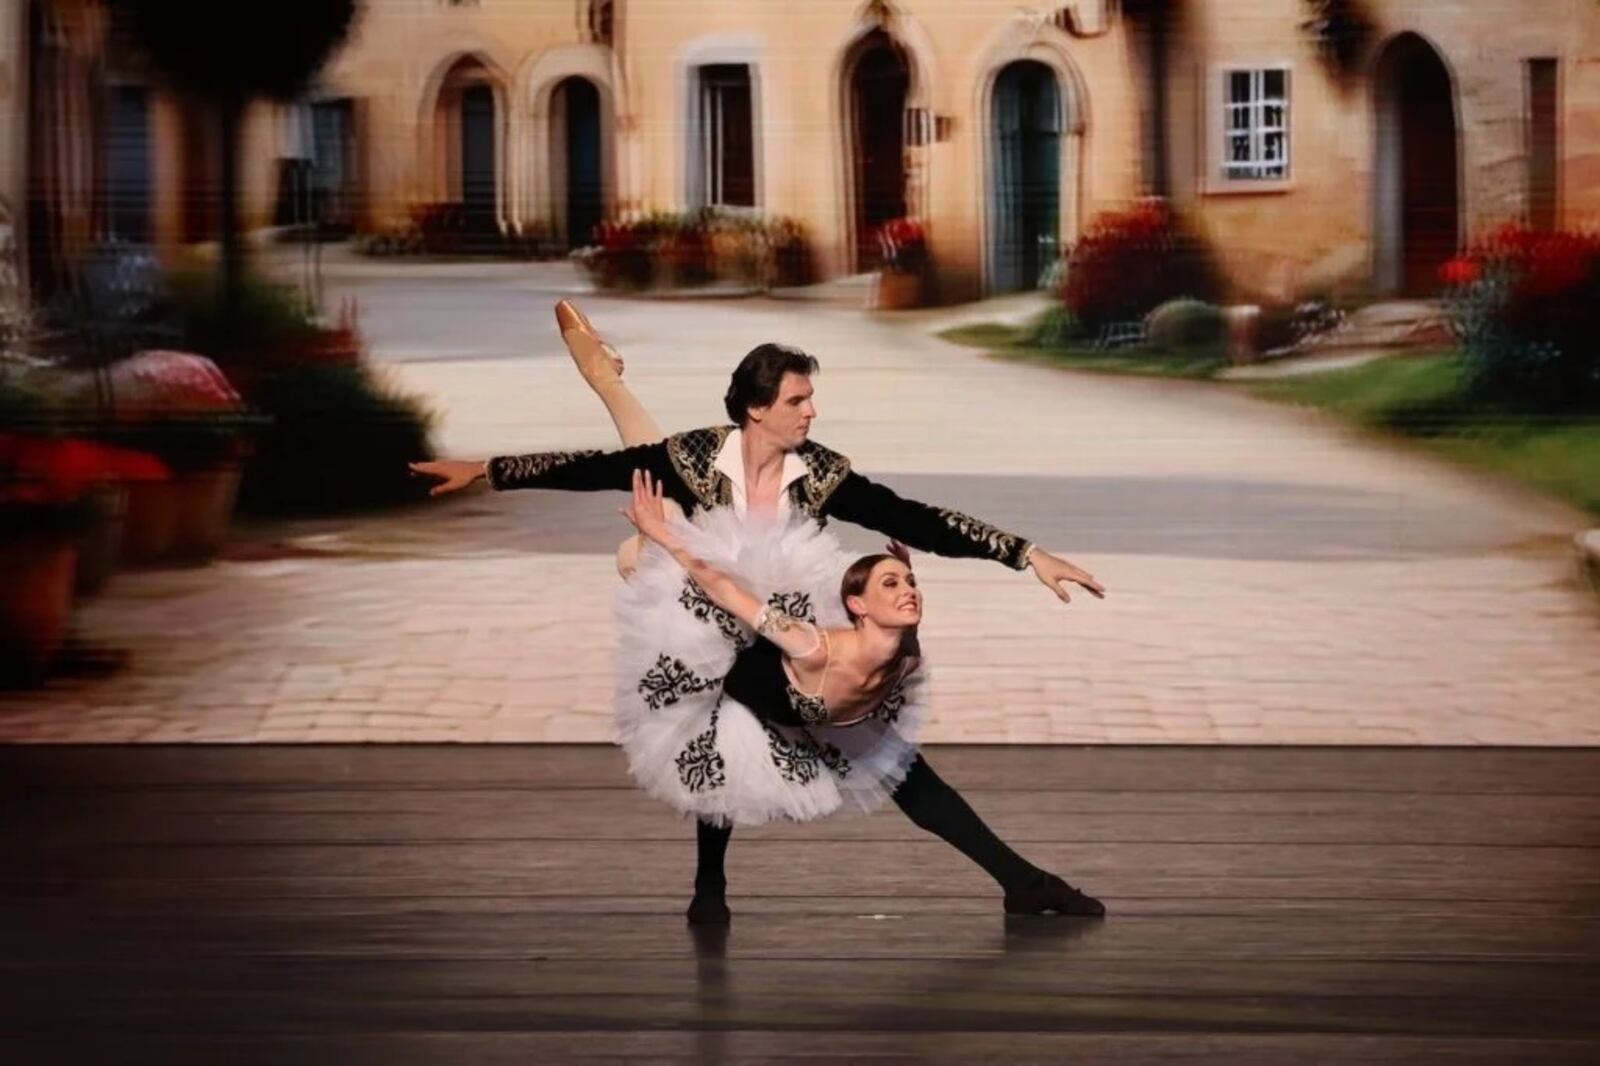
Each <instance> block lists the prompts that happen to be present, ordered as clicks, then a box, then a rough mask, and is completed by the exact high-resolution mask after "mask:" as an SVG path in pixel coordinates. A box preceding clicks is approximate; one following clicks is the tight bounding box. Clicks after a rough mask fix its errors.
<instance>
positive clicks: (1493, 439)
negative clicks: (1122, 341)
mask: <svg viewBox="0 0 1600 1066" xmlns="http://www.w3.org/2000/svg"><path fill="white" fill-rule="evenodd" d="M1460 386H1461V365H1460V363H1459V361H1458V360H1457V359H1456V358H1455V356H1454V355H1453V354H1452V353H1449V352H1438V353H1433V354H1429V355H1410V356H1396V357H1394V358H1391V359H1380V360H1378V361H1377V362H1373V363H1368V364H1366V365H1364V366H1359V367H1354V368H1351V369H1349V370H1337V371H1330V372H1329V373H1326V374H1311V375H1305V376H1303V377H1295V378H1279V379H1277V380H1274V381H1256V382H1249V383H1247V384H1246V385H1245V387H1246V388H1248V389H1249V390H1250V391H1251V392H1252V393H1255V394H1256V395H1258V396H1264V397H1267V398H1269V399H1273V400H1279V401H1282V402H1286V403H1294V404H1301V405H1304V406H1309V407H1317V408H1320V409H1322V410H1324V411H1329V412H1331V413H1333V414H1335V415H1338V416H1340V417H1341V418H1345V419H1348V420H1349V421H1351V422H1355V423H1357V424H1360V425H1364V426H1369V427H1372V428H1374V429H1379V430H1383V431H1386V432H1391V433H1397V434H1400V435H1403V436H1405V437H1408V438H1410V439H1412V440H1415V441H1418V442H1419V443H1421V444H1422V445H1423V446H1425V447H1427V448H1429V449H1430V450H1432V451H1435V452H1438V453H1439V454H1441V455H1445V456H1447V457H1449V458H1451V459H1453V460H1456V461H1457V462H1461V463H1465V464H1468V465H1471V466H1476V467H1480V468H1482V469H1486V470H1493V471H1496V472H1498V473H1501V474H1507V475H1510V476H1512V477H1515V478H1518V479H1519V480H1521V481H1524V482H1527V483H1529V484H1531V485H1535V486H1538V487H1539V488H1541V489H1544V490H1546V491H1548V492H1551V493H1553V494H1555V495H1557V496H1560V497H1562V498H1564V499H1566V500H1569V501H1571V502H1572V503H1575V504H1577V505H1578V506H1580V507H1583V508H1586V509H1587V510H1589V511H1591V512H1594V513H1597V514H1600V416H1594V415H1591V416H1589V417H1587V418H1583V417H1555V416H1548V415H1534V414H1527V413H1524V412H1517V411H1509V410H1505V409H1501V408H1496V407H1494V406H1491V405H1487V404H1467V403H1463V402H1462V401H1461V400H1460V399H1458V397H1459V395H1460Z"/></svg>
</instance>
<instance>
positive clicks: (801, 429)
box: [750, 372, 817, 451]
mask: <svg viewBox="0 0 1600 1066" xmlns="http://www.w3.org/2000/svg"><path fill="white" fill-rule="evenodd" d="M811 391H812V390H811V379H810V378H808V377H806V376H805V375H804V374H796V373H793V372H790V373H787V374H785V375H783V380H782V381H780V382H779V383H778V398H777V399H776V400H773V401H772V405H771V406H770V407H752V408H750V418H751V421H752V422H753V423H754V424H755V425H756V426H759V427H760V431H761V432H762V433H764V434H767V435H768V436H769V437H771V439H772V441H773V443H775V444H777V445H778V446H779V447H781V448H783V449H784V450H786V451H794V449H796V448H798V447H800V445H802V444H804V443H805V442H806V437H807V436H808V435H809V434H810V432H811V420H812V419H813V418H816V417H817V409H816V407H814V406H812V403H811Z"/></svg>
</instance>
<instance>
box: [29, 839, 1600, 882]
mask: <svg viewBox="0 0 1600 1066" xmlns="http://www.w3.org/2000/svg"><path fill="white" fill-rule="evenodd" d="M740 844H741V846H740V847H738V848H737V849H730V852H729V854H730V864H731V866H730V869H732V870H735V871H738V872H739V873H740V874H741V875H743V876H746V877H750V878H753V879H755V880H758V881H763V882H765V881H774V882H777V883H783V882H787V881H789V880H791V879H793V878H795V877H805V878H807V879H808V880H810V881H812V883H813V884H814V885H815V891H817V892H819V893H826V892H829V891H833V890H848V889H850V888H851V887H856V888H860V887H863V886H865V885H867V884H873V883H882V882H883V881H884V880H885V879H887V880H890V881H894V882H897V883H912V884H927V883H929V882H930V881H932V880H934V879H935V878H937V877H938V876H940V875H943V874H945V873H948V872H950V870H951V869H952V868H953V867H955V866H956V865H957V863H958V862H959V863H965V861H966V860H965V859H963V858H962V857H961V856H960V855H959V853H957V852H955V851H954V850H953V849H951V848H950V847H949V846H948V845H946V844H945V843H944V842H942V841H940V840H938V839H937V838H934V837H931V836H926V835H925V836H924V838H923V839H920V840H914V841H904V842H902V841H856V840H840V841H829V842H827V844H826V845H825V846H821V845H808V844H807V842H805V841H803V840H775V839H770V838H769V839H761V840H750V841H741V842H740ZM18 852H19V854H20V855H21V856H23V857H25V863H26V865H25V866H20V865H12V866H11V868H10V869H9V870H8V871H7V873H6V875H5V876H6V877H7V878H8V879H14V878H17V877H18V875H19V874H23V873H26V874H28V875H30V876H36V877H42V878H50V877H60V876H63V875H72V876H77V877H85V878H90V877H92V878H97V879H117V880H123V881H139V880H145V879H148V878H150V877H152V876H159V877H168V878H173V877H177V878H190V879H194V880H197V881H198V880H208V879H221V880H238V879H250V878H260V879H270V878H274V877H294V876H302V875H304V876H315V877H319V878H328V877H350V878H363V877H364V878H374V879H377V878H394V879H400V880H406V879H426V878H429V877H436V876H440V873H439V872H440V871H441V870H448V871H450V872H451V873H452V874H453V875H455V876H459V877H468V878H480V879H482V880H483V882H484V883H489V882H492V881H493V880H494V879H497V878H510V877H523V878H528V877H539V878H541V879H544V880H545V881H547V882H548V883H551V884H567V885H571V886H573V887H574V888H577V887H579V886H580V885H581V886H582V889H583V890H587V889H595V890H604V886H605V883H606V882H608V881H609V880H610V879H612V878H615V877H618V876H621V877H635V876H638V875H639V874H640V873H643V874H645V875H646V876H651V875H653V874H654V873H655V872H656V871H664V870H672V869H677V868H680V867H683V866H685V865H686V864H687V863H689V862H691V861H692V859H693V855H692V853H691V852H690V851H689V850H688V849H686V848H685V847H684V844H683V842H680V841H653V840H637V841H633V842H631V843H629V844H628V846H627V848H626V849H625V851H624V852H623V853H621V854H619V849H618V847H617V846H616V844H615V843H614V842H609V841H602V842H588V841H558V842H553V843H548V844H547V843H543V842H533V843H523V842H519V841H510V842H505V843H500V842H482V841H437V842H433V843H429V844H421V845H413V844H404V843H402V844H374V843H368V842H364V841H358V842H354V843H350V844H282V845H269V844H241V845H232V844H222V845H200V844H170V845H151V846H141V845H130V844H107V845H105V846H102V847H98V848H94V849H84V848H77V847H73V846H70V845H64V846H57V845H55V844H53V843H52V842H51V841H49V840H48V839H46V840H41V841H35V842H33V843H31V844H29V845H26V846H19V847H18ZM1029 855H1030V856H1033V857H1034V861H1036V862H1038V863H1040V864H1041V865H1048V866H1054V867H1059V868H1062V869H1071V870H1073V871H1074V872H1075V873H1077V874H1079V875H1081V876H1084V877H1089V876H1092V875H1093V876H1106V877H1114V878H1117V879H1119V880H1123V879H1130V878H1136V877H1138V876H1139V875H1140V874H1141V873H1145V874H1148V875H1149V876H1150V877H1151V878H1152V880H1153V881H1160V882H1163V883H1165V882H1170V881H1173V880H1177V879H1191V880H1203V879H1211V880H1228V881H1240V882H1250V881H1255V882H1262V883H1268V882H1272V883H1285V884H1287V883H1292V882H1296V881H1305V880H1352V881H1355V882H1357V883H1360V884H1362V885H1363V886H1365V887H1366V888H1367V889H1372V888H1377V887H1380V886H1382V885H1384V884H1388V883H1400V882H1416V883H1426V882H1430V881H1431V882H1434V883H1436V884H1437V885H1438V886H1439V887H1441V888H1446V887H1448V888H1462V889H1464V888H1470V887H1472V886H1474V885H1475V884H1476V883H1478V882H1480V881H1482V882H1488V881H1489V880H1491V877H1492V881H1493V882H1494V883H1495V884H1499V885H1504V886H1506V887H1507V888H1508V889H1518V890H1531V889H1537V888H1541V887H1544V888H1556V887H1569V888H1573V889H1578V888H1581V887H1583V886H1589V887H1591V888H1593V887H1594V886H1596V885H1597V884H1600V849H1594V848H1583V847H1572V848H1565V847H1557V848H1551V847H1544V848H1517V847H1470V846H1460V845H1420V844H1382V845H1380V844H1348V845H1335V844H1204V843H1188V842H1176V843H1155V844H1149V843H1126V842H1113V843H1107V844H1081V845H1080V844H1061V843H1055V842H1039V843H1037V844H1035V845H1034V846H1032V847H1031V848H1030V849H1029ZM1484 887H1485V888H1492V887H1493V886H1492V885H1490V884H1487V883H1486V884H1484ZM1462 894H1467V895H1470V894H1472V893H1471V892H1463V893H1462Z"/></svg>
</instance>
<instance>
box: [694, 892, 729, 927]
mask: <svg viewBox="0 0 1600 1066" xmlns="http://www.w3.org/2000/svg"><path fill="white" fill-rule="evenodd" d="M686 916H687V917H688V919H689V924H690V925H728V924H730V923H731V922H732V921H733V912H732V911H730V910H729V909H728V901H727V900H726V899H725V898H723V896H722V894H721V893H716V894H712V893H709V892H704V893H702V892H696V893H695V896H694V899H692V900H690V901H689V910H688V913H687V915H686Z"/></svg>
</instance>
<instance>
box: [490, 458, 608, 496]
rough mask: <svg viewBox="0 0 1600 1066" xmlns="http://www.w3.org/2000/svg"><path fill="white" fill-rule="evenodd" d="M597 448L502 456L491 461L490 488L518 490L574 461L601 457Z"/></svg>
mask: <svg viewBox="0 0 1600 1066" xmlns="http://www.w3.org/2000/svg"><path fill="white" fill-rule="evenodd" d="M599 454H600V451H599V449H597V448H590V449H588V450H585V451H576V452H534V453H533V454H531V455H501V456H497V457H496V458H494V459H491V460H489V471H488V473H489V486H490V488H495V489H508V488H512V489H514V488H516V487H518V486H519V485H524V484H526V483H527V482H530V481H533V480H535V479H536V478H539V477H541V476H543V475H544V474H548V473H549V472H550V471H552V470H554V469H555V468H556V467H558V466H566V465H567V464H568V463H570V462H572V461H573V460H574V459H586V458H588V457H589V456H591V455H599Z"/></svg>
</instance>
